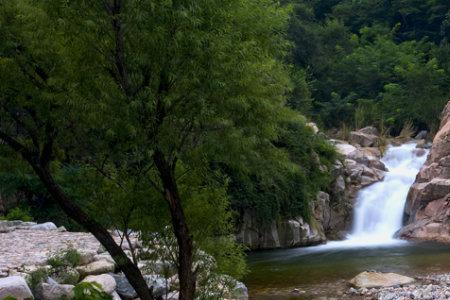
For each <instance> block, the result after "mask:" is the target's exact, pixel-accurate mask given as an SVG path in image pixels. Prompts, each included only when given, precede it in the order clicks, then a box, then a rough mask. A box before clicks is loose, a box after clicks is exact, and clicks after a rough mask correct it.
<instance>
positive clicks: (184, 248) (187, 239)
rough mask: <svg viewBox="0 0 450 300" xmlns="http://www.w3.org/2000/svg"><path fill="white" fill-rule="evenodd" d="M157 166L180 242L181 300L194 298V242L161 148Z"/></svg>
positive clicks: (157, 155)
mask: <svg viewBox="0 0 450 300" xmlns="http://www.w3.org/2000/svg"><path fill="white" fill-rule="evenodd" d="M153 160H154V162H155V166H156V168H157V169H158V172H159V174H160V178H161V181H162V183H163V187H164V198H165V199H166V200H167V202H168V203H169V208H170V214H171V217H172V226H173V231H174V233H175V237H176V239H177V243H178V278H179V281H180V294H179V300H193V299H194V295H195V285H196V278H195V273H194V272H193V270H192V266H193V243H192V236H191V235H190V233H189V228H188V225H187V223H186V217H185V215H184V211H183V207H182V206H181V199H180V196H179V193H178V187H177V183H176V180H175V175H174V172H173V168H172V166H170V164H169V163H168V162H167V161H166V159H165V158H164V155H163V154H162V152H161V151H160V150H156V151H155V154H154V155H153Z"/></svg>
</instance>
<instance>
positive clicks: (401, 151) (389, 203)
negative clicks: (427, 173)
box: [309, 143, 428, 252]
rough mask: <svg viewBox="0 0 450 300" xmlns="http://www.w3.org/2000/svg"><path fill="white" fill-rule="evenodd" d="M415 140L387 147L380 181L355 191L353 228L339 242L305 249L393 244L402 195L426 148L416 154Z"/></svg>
mask: <svg viewBox="0 0 450 300" xmlns="http://www.w3.org/2000/svg"><path fill="white" fill-rule="evenodd" d="M417 154H418V151H417V149H416V144H415V143H408V144H403V145H401V146H398V147H394V146H389V147H388V149H387V151H386V153H385V155H384V156H383V158H382V160H381V161H382V162H383V163H384V164H385V166H386V167H387V169H388V172H386V175H385V177H384V180H383V181H380V182H377V183H374V184H372V185H370V186H368V187H366V188H363V189H361V190H360V191H359V193H358V195H357V199H356V203H355V208H354V221H353V230H352V232H351V233H350V234H349V235H348V236H347V239H345V240H343V241H334V242H328V243H327V244H325V245H320V246H316V247H311V248H310V249H309V252H315V251H324V250H330V249H342V248H356V247H376V246H386V245H396V244H402V243H405V241H402V240H398V239H395V238H394V234H395V232H396V231H397V230H399V229H400V228H401V226H402V219H403V210H404V208H405V204H406V197H407V196H408V191H409V188H410V187H411V185H412V184H413V183H414V180H415V178H416V175H417V173H418V172H419V170H420V168H421V167H422V165H423V163H424V162H425V160H426V158H427V155H428V151H425V153H424V154H423V153H422V155H417Z"/></svg>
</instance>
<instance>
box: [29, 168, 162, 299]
mask: <svg viewBox="0 0 450 300" xmlns="http://www.w3.org/2000/svg"><path fill="white" fill-rule="evenodd" d="M33 169H34V170H35V172H36V174H37V175H38V176H39V178H40V179H41V181H42V183H43V184H44V186H45V187H46V189H47V191H48V192H49V194H50V195H51V196H52V197H53V198H54V199H55V200H56V201H57V202H58V204H59V205H60V207H61V208H62V210H63V211H64V212H65V213H66V214H67V215H68V216H69V217H70V218H72V219H73V220H75V221H76V222H77V223H78V224H80V225H82V226H83V227H84V228H85V229H86V230H87V231H89V232H90V233H92V234H93V235H94V236H95V237H96V238H97V240H98V241H99V242H100V243H101V244H102V245H103V247H105V249H106V250H107V251H108V252H109V254H110V255H111V256H112V258H113V259H114V261H115V262H116V264H117V266H118V267H119V268H120V269H121V270H122V271H123V273H124V274H125V276H126V278H127V279H128V281H129V282H130V284H131V285H132V286H133V288H134V289H135V291H136V293H137V294H138V296H139V298H140V299H143V300H153V296H152V294H151V292H150V290H149V288H148V286H147V283H146V281H145V279H144V277H143V276H142V273H141V272H140V270H139V269H138V267H137V266H136V265H135V264H133V263H132V262H131V260H130V259H129V258H128V257H127V256H126V254H125V253H124V251H123V250H122V248H121V247H120V246H118V245H117V243H116V242H115V241H114V239H113V238H112V237H111V235H110V234H109V232H108V231H107V230H106V229H105V228H104V227H103V226H102V225H100V224H99V223H97V222H96V221H95V220H93V219H92V218H91V217H89V216H88V215H87V214H86V213H85V212H84V211H83V210H82V209H81V208H80V207H79V206H78V205H76V204H75V203H73V202H72V201H71V200H70V199H69V197H68V196H67V195H66V193H65V192H64V191H63V190H62V189H61V187H60V186H59V185H58V184H57V183H56V182H55V181H54V179H53V177H52V175H51V173H50V171H49V170H48V169H47V168H43V167H39V166H33Z"/></svg>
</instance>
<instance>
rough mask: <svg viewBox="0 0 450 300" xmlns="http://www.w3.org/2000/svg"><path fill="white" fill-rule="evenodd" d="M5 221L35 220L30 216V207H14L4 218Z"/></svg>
mask: <svg viewBox="0 0 450 300" xmlns="http://www.w3.org/2000/svg"><path fill="white" fill-rule="evenodd" d="M4 219H5V220H9V221H13V220H21V221H24V222H29V221H32V220H33V217H32V216H31V215H30V209H29V207H23V206H22V207H14V208H13V209H11V210H10V211H8V213H7V214H6V216H5V217H4Z"/></svg>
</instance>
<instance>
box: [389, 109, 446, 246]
mask: <svg viewBox="0 0 450 300" xmlns="http://www.w3.org/2000/svg"><path fill="white" fill-rule="evenodd" d="M405 220H406V222H407V224H406V226H405V227H403V228H402V229H401V230H400V231H399V232H398V236H400V237H402V238H405V239H411V240H432V241H439V242H448V243H450V224H449V220H450V102H449V103H448V104H447V106H446V107H445V108H444V111H443V113H442V116H441V124H440V129H439V131H438V133H437V134H436V136H435V137H434V139H433V144H432V147H431V150H430V153H429V155H428V158H427V161H426V162H425V164H424V165H423V167H422V168H421V170H420V172H419V174H418V175H417V177H416V180H415V182H414V184H413V185H412V186H411V188H410V190H409V193H408V199H407V202H406V207H405Z"/></svg>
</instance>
